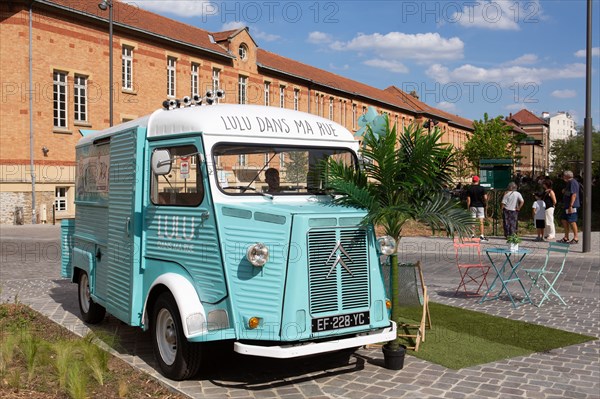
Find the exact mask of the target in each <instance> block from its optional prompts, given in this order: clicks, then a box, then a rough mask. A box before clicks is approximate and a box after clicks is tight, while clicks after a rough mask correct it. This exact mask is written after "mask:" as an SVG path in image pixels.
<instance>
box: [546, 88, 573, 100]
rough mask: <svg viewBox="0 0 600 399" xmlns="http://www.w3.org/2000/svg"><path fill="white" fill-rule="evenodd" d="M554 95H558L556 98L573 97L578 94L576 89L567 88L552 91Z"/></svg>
mask: <svg viewBox="0 0 600 399" xmlns="http://www.w3.org/2000/svg"><path fill="white" fill-rule="evenodd" d="M551 95H552V97H556V98H573V97H576V96H577V92H576V91H575V90H569V89H565V90H554V91H553V92H552V93H551Z"/></svg>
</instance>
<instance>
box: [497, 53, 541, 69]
mask: <svg viewBox="0 0 600 399" xmlns="http://www.w3.org/2000/svg"><path fill="white" fill-rule="evenodd" d="M536 62H538V56H537V55H535V54H523V55H522V56H520V57H517V58H515V59H514V60H512V61H508V62H505V63H504V64H502V65H506V66H511V65H531V64H535V63H536Z"/></svg>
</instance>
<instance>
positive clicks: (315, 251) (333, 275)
mask: <svg viewBox="0 0 600 399" xmlns="http://www.w3.org/2000/svg"><path fill="white" fill-rule="evenodd" d="M338 257H339V259H340V260H339V261H338ZM344 264H345V265H346V267H347V269H346V268H345V267H344ZM308 267H309V290H310V311H311V314H313V315H314V314H318V313H330V312H344V313H345V312H348V311H351V310H355V309H360V308H368V307H369V297H370V295H369V267H368V250H367V236H366V231H365V230H364V229H356V228H353V229H335V230H327V231H326V230H312V231H310V232H309V233H308ZM348 270H349V271H348Z"/></svg>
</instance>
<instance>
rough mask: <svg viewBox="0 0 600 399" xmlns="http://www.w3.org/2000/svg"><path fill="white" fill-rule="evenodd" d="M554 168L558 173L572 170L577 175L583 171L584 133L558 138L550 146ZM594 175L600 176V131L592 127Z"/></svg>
mask: <svg viewBox="0 0 600 399" xmlns="http://www.w3.org/2000/svg"><path fill="white" fill-rule="evenodd" d="M550 157H551V159H552V161H553V170H554V171H557V172H558V173H560V172H562V171H563V170H572V171H573V173H575V175H581V174H582V172H583V161H584V137H583V134H578V135H577V136H572V137H569V138H567V139H564V140H556V141H554V142H553V143H552V145H551V147H550ZM592 161H593V163H592V176H596V177H600V132H598V131H596V130H594V129H592Z"/></svg>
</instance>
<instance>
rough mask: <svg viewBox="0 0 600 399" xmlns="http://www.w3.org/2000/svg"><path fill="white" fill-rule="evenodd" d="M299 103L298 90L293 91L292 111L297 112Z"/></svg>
mask: <svg viewBox="0 0 600 399" xmlns="http://www.w3.org/2000/svg"><path fill="white" fill-rule="evenodd" d="M299 102H300V90H299V89H294V111H298V104H299Z"/></svg>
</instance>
